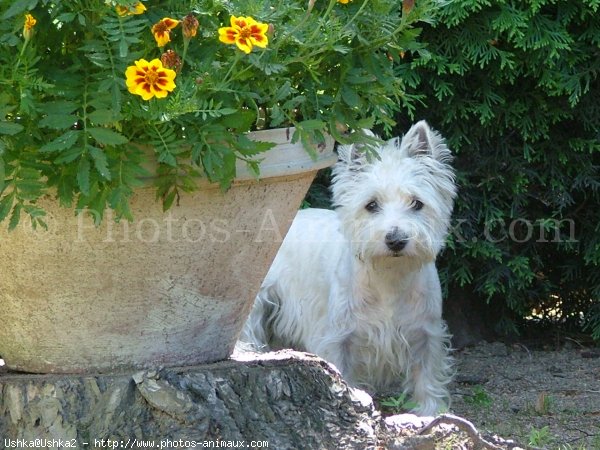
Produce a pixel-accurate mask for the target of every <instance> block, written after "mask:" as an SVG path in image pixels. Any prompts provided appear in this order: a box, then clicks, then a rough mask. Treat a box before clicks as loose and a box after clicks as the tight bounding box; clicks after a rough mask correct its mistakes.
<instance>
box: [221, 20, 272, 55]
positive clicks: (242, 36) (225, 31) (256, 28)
mask: <svg viewBox="0 0 600 450" xmlns="http://www.w3.org/2000/svg"><path fill="white" fill-rule="evenodd" d="M268 30H269V25H268V24H266V23H259V22H257V21H255V20H254V19H253V18H252V17H235V16H231V26H230V27H222V28H219V40H220V41H221V42H223V43H225V44H235V45H237V46H238V48H239V49H240V50H242V51H243V52H244V53H250V52H251V51H252V48H253V47H254V46H255V45H256V46H257V47H262V48H264V47H266V46H267V44H268V43H269V39H268V38H267V34H266V33H267V31H268Z"/></svg>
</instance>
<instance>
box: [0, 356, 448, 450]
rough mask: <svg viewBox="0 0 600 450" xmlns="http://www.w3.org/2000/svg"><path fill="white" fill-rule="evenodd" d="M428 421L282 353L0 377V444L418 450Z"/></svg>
mask: <svg viewBox="0 0 600 450" xmlns="http://www.w3.org/2000/svg"><path fill="white" fill-rule="evenodd" d="M433 420H434V418H432V417H429V418H424V417H417V416H414V415H411V414H404V415H399V416H393V417H388V418H386V419H384V418H382V416H381V414H380V413H379V411H377V410H376V409H375V407H374V404H373V401H372V399H371V397H370V396H369V395H368V394H367V393H365V392H364V391H361V390H358V389H354V388H350V387H348V385H347V384H346V383H345V382H344V380H343V379H342V378H341V376H340V375H339V373H338V372H337V371H336V370H335V368H333V367H332V366H331V365H329V364H327V363H326V362H325V361H323V360H322V359H320V358H317V357H315V356H312V355H307V354H304V353H297V352H291V351H282V352H277V353H273V354H264V355H260V356H253V357H246V358H245V360H244V361H239V360H233V359H232V360H228V361H222V362H219V363H214V364H209V365H204V366H197V367H185V368H168V369H160V370H155V371H143V372H136V373H131V374H121V375H95V376H80V375H60V376H58V375H27V374H15V373H5V374H2V375H0V436H1V437H2V439H3V440H4V442H3V443H4V445H5V446H10V445H7V442H8V444H14V443H15V442H17V440H19V439H21V440H25V441H20V442H21V443H22V442H27V443H34V444H35V447H46V448H59V447H61V446H62V447H64V448H68V447H69V445H66V444H67V443H68V444H76V446H77V448H82V449H88V448H99V447H107V446H108V447H111V446H113V447H114V446H115V445H117V446H118V445H120V447H128V448H133V447H135V446H136V445H135V443H134V439H137V441H136V442H137V443H140V442H141V441H153V442H154V443H155V445H156V446H157V447H159V446H160V445H161V444H163V446H164V445H167V444H168V443H169V442H168V441H171V443H173V442H176V443H177V444H176V447H177V448H187V447H189V448H193V447H198V446H202V444H201V442H203V441H217V440H220V441H224V440H226V441H245V442H246V443H250V441H263V442H264V443H266V442H268V443H269V444H268V447H269V448H277V449H376V448H390V449H409V448H410V449H423V450H425V449H433V448H434V444H436V443H439V442H440V437H439V436H437V435H435V436H434V435H433V434H431V433H430V432H427V433H421V431H422V430H423V429H425V428H427V427H428V426H430V424H431V422H432V421H433ZM436 420H437V419H436ZM444 433H445V434H444V435H446V434H448V430H446V431H445V432H444ZM450 434H451V433H450ZM36 439H37V441H36ZM174 445H175V444H174ZM436 445H437V444H436ZM21 446H23V445H21ZM138 446H139V445H138ZM13 447H14V445H13ZM262 447H266V445H264V444H263V445H262ZM169 448H175V447H174V446H173V445H172V446H171V447H169Z"/></svg>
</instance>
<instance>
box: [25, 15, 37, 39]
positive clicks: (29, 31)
mask: <svg viewBox="0 0 600 450" xmlns="http://www.w3.org/2000/svg"><path fill="white" fill-rule="evenodd" d="M36 23H37V20H36V19H35V18H34V17H33V16H32V15H31V14H25V24H24V25H23V37H24V38H25V40H26V41H28V40H29V39H31V37H32V36H33V27H34V26H35V24H36Z"/></svg>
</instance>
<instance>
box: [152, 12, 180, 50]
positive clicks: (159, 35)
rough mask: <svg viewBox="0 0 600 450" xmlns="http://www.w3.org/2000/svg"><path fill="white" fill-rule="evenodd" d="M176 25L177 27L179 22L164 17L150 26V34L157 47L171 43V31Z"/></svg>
mask: <svg viewBox="0 0 600 450" xmlns="http://www.w3.org/2000/svg"><path fill="white" fill-rule="evenodd" d="M177 25H179V20H175V19H170V18H168V17H165V18H164V19H160V20H159V21H158V22H156V23H155V24H154V25H153V26H152V33H153V34H154V39H156V43H157V44H158V46H159V47H164V46H165V45H167V43H168V42H170V41H171V30H172V29H173V28H175V27H176V26H177Z"/></svg>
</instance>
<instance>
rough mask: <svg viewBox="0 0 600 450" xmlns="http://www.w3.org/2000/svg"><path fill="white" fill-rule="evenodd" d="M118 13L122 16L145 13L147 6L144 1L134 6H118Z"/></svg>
mask: <svg viewBox="0 0 600 450" xmlns="http://www.w3.org/2000/svg"><path fill="white" fill-rule="evenodd" d="M115 9H116V10H117V14H118V15H120V16H132V15H134V14H144V12H146V7H145V6H144V4H143V3H142V2H137V3H136V4H135V5H133V6H120V5H119V6H116V7H115Z"/></svg>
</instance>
